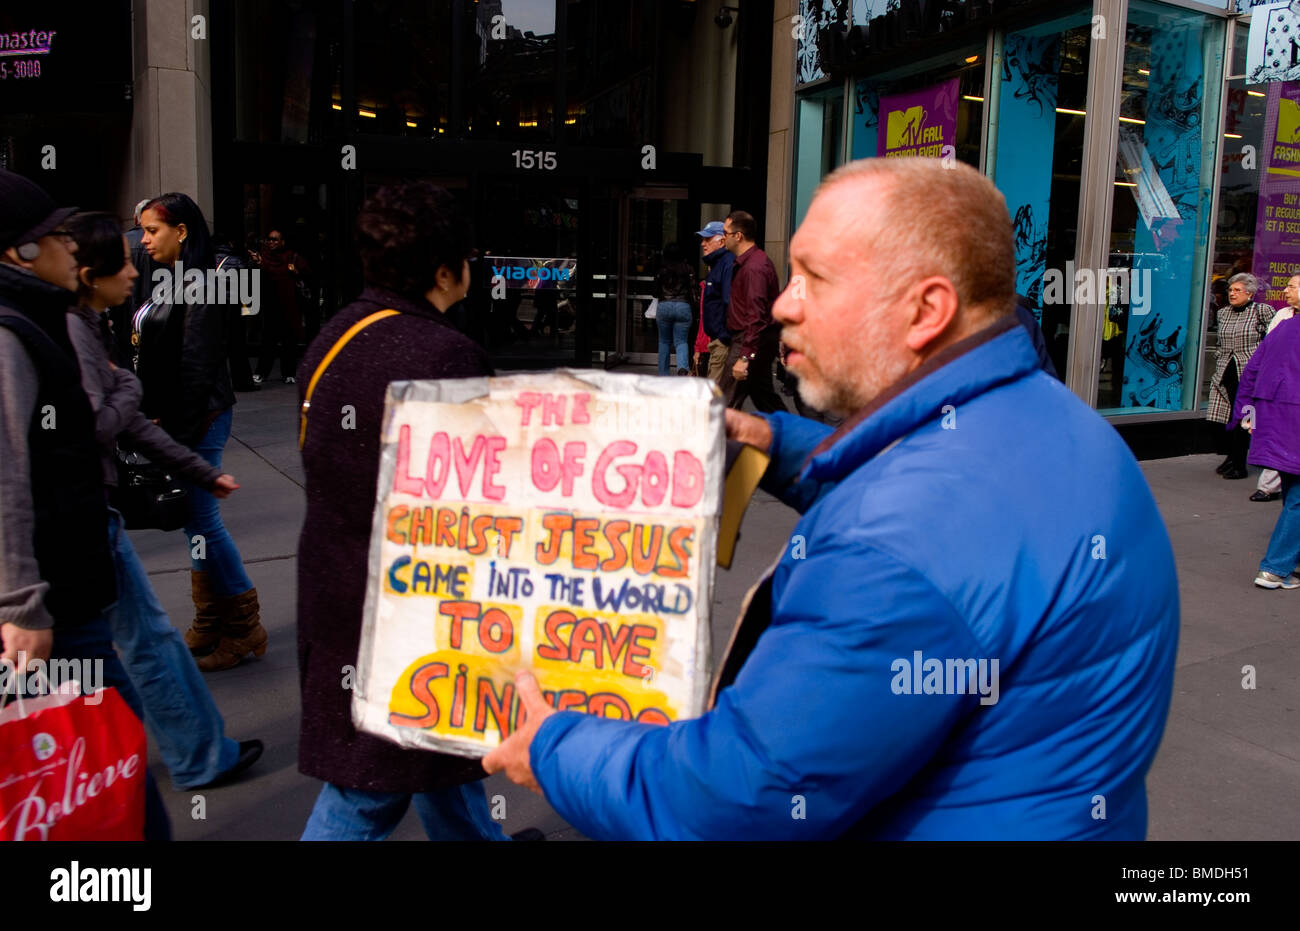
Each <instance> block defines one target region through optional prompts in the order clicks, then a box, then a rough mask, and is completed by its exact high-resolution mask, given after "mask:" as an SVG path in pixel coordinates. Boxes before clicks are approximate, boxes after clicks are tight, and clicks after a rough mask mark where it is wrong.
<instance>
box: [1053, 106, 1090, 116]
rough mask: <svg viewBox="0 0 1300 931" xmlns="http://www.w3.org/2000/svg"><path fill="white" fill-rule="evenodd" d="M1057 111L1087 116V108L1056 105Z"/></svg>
mask: <svg viewBox="0 0 1300 931" xmlns="http://www.w3.org/2000/svg"><path fill="white" fill-rule="evenodd" d="M1056 112H1057V113H1069V114H1070V115H1071V116H1087V115H1088V111H1087V110H1071V109H1070V108H1069V107H1057V108H1056Z"/></svg>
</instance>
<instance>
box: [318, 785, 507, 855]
mask: <svg viewBox="0 0 1300 931" xmlns="http://www.w3.org/2000/svg"><path fill="white" fill-rule="evenodd" d="M412 802H414V803H415V813H416V814H417V815H418V816H419V818H420V823H421V824H422V825H424V832H425V833H426V834H428V835H429V840H507V839H508V838H507V837H506V835H505V833H504V832H503V831H502V830H501V825H500V824H498V823H497V822H496V821H494V820H493V819H492V814H491V812H490V811H489V810H488V800H487V793H486V792H485V791H484V788H483V783H482V782H469V783H466V784H465V785H461V786H452V787H451V788H447V789H439V790H438V791H436V792H419V793H416V794H414V795H411V794H407V793H402V792H368V791H366V790H364V789H347V788H344V787H342V786H336V785H334V784H332V783H329V782H327V783H325V785H323V786H322V787H321V790H320V795H319V796H317V798H316V805H315V807H314V808H312V810H311V817H309V818H308V819H307V827H306V829H304V830H303V833H302V839H303V840H339V841H368V840H383V839H384V838H386V837H388V835H390V834H392V833H393V831H394V830H396V829H397V825H398V824H400V823H401V820H402V818H403V816H405V814H406V809H407V808H408V807H409V806H410V805H411V803H412Z"/></svg>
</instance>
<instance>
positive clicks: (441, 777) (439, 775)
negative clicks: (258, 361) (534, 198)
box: [298, 182, 504, 840]
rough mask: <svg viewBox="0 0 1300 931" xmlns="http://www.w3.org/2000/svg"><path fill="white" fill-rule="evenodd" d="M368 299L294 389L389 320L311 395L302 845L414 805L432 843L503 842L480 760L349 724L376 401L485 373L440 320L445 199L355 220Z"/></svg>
mask: <svg viewBox="0 0 1300 931" xmlns="http://www.w3.org/2000/svg"><path fill="white" fill-rule="evenodd" d="M357 226H358V245H359V247H360V252H361V261H362V265H363V267H364V271H365V278H366V284H367V287H366V290H365V291H364V292H362V294H361V296H360V298H358V299H357V301H356V302H355V303H353V304H350V305H349V306H347V307H345V308H344V309H343V310H341V311H339V312H338V313H337V314H336V315H335V316H334V317H333V319H331V320H330V322H329V323H328V324H326V325H325V326H324V327H322V328H321V332H320V335H319V336H317V337H316V339H315V340H314V341H313V342H312V344H311V346H309V347H308V349H307V353H306V355H305V356H304V357H303V360H302V365H301V367H300V370H301V372H302V379H301V381H300V382H299V387H298V391H299V394H300V396H301V397H302V399H303V400H305V399H306V392H307V390H308V389H309V388H310V386H311V382H312V378H313V374H314V373H315V372H316V371H317V368H318V366H320V364H321V361H322V360H323V359H324V357H325V355H326V354H327V353H328V352H329V351H330V350H331V349H332V348H333V347H334V345H335V344H336V343H337V342H338V341H339V338H340V337H341V336H342V335H343V334H344V333H345V332H346V331H347V330H348V329H349V328H350V327H351V326H352V325H353V324H355V323H357V322H359V321H361V320H363V319H364V318H366V317H368V316H370V315H371V314H374V313H376V312H377V311H381V310H388V309H393V310H397V311H398V312H399V313H398V314H397V315H396V316H389V317H386V318H383V319H380V320H377V321H375V322H372V323H370V324H369V325H368V326H366V327H365V328H364V329H362V330H361V331H359V332H358V333H357V334H356V335H355V336H354V337H353V338H352V339H351V340H350V341H349V342H348V343H347V344H346V346H345V347H344V348H343V349H342V350H341V351H340V352H339V353H338V354H337V355H336V356H335V358H334V359H333V361H332V362H331V363H330V364H329V366H328V367H327V368H326V369H325V370H324V372H323V374H322V375H321V377H320V379H319V381H318V382H317V384H316V386H315V389H314V391H313V393H312V396H311V406H310V416H309V417H308V418H307V427H306V433H305V437H304V443H303V449H302V457H303V469H304V471H305V473H306V477H307V517H306V519H305V521H304V522H303V527H302V536H301V538H300V540H299V545H298V669H299V681H300V685H301V688H302V731H301V737H300V740H299V743H298V768H299V769H300V770H301V771H302V772H303V773H304V774H306V775H308V776H312V777H314V778H316V779H322V780H324V781H325V786H324V787H323V788H322V789H321V794H320V797H319V798H318V799H317V800H316V806H315V808H314V809H313V811H312V814H311V817H310V818H309V819H308V821H307V827H306V830H305V831H304V833H303V840H382V839H383V838H385V837H387V836H388V835H389V834H391V833H392V831H393V829H394V828H395V827H396V826H397V824H398V822H400V821H401V819H402V816H403V815H404V814H405V812H406V810H407V808H408V806H409V805H410V804H411V802H412V801H414V802H415V809H416V812H417V814H418V815H419V816H420V820H421V822H422V823H423V825H424V828H425V831H426V832H427V833H428V835H429V837H430V838H431V839H434V840H442V839H446V840H470V839H493V840H503V839H504V835H503V834H502V832H501V829H500V827H499V825H498V824H497V823H496V822H495V821H493V820H492V818H491V816H490V814H489V811H488V803H487V798H486V796H485V795H484V792H483V788H482V785H481V784H480V782H479V781H478V780H480V779H482V778H483V777H484V775H485V773H484V772H483V769H482V767H481V766H480V765H479V762H478V761H477V760H470V759H465V758H462V757H456V756H449V755H445V754H441V753H434V752H431V751H427V750H407V749H403V748H401V747H399V746H397V745H396V744H393V743H389V742H388V741H386V740H383V739H382V738H379V737H374V736H372V735H369V734H362V733H358V732H357V730H356V729H355V728H354V727H353V726H352V713H351V705H352V693H351V691H350V690H348V689H347V688H344V687H341V683H343V682H344V679H345V676H346V675H347V673H346V672H345V667H351V669H352V670H354V671H355V669H356V666H357V653H358V649H359V646H360V642H361V621H362V612H363V609H364V604H365V596H366V581H367V576H368V572H369V552H370V530H371V524H372V520H373V514H374V505H375V491H374V490H375V487H376V484H377V482H378V475H379V449H380V430H381V425H382V422H383V413H384V395H385V392H386V391H387V389H388V383H389V382H391V381H401V380H406V379H430V378H470V377H478V376H483V375H490V374H492V367H491V365H490V363H489V362H488V358H487V355H486V353H485V352H484V351H483V350H482V348H480V347H479V346H478V345H477V344H475V343H474V342H472V341H471V340H470V339H468V338H467V337H465V336H464V335H462V334H461V333H460V332H459V331H457V330H456V329H455V328H454V327H453V326H452V325H451V323H450V322H449V321H448V320H447V318H446V317H445V316H444V314H445V313H446V311H447V309H448V308H450V307H451V306H453V305H454V304H455V303H456V302H458V301H460V300H462V299H463V298H464V297H465V294H466V292H467V291H468V290H469V281H470V277H469V262H468V259H469V257H470V255H471V253H472V251H473V250H472V249H471V247H470V240H469V230H468V228H467V226H466V225H465V224H464V223H463V222H462V221H461V220H460V219H459V218H458V217H457V216H456V215H455V211H454V204H453V201H452V199H451V197H450V195H448V194H447V193H446V192H445V191H443V190H441V189H440V188H436V187H434V186H432V185H430V184H428V183H427V182H403V183H400V184H396V185H394V186H392V187H386V188H381V189H380V190H379V191H378V192H376V193H375V194H374V196H372V197H371V198H370V199H369V200H368V201H366V203H365V205H364V207H363V208H362V210H361V214H360V216H359V217H358V220H357Z"/></svg>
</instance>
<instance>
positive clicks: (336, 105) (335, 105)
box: [330, 103, 343, 110]
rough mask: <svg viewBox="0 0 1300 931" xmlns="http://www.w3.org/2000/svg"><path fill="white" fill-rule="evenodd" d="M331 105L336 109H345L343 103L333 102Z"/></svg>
mask: <svg viewBox="0 0 1300 931" xmlns="http://www.w3.org/2000/svg"><path fill="white" fill-rule="evenodd" d="M330 107H331V108H332V109H335V110H342V109H343V106H342V104H337V103H332V104H330Z"/></svg>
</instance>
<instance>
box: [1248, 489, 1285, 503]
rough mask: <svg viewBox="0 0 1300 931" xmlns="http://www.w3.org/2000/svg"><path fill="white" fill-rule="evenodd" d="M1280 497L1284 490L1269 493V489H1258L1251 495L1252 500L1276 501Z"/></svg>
mask: <svg viewBox="0 0 1300 931" xmlns="http://www.w3.org/2000/svg"><path fill="white" fill-rule="evenodd" d="M1280 497H1282V492H1280V491H1275V492H1272V493H1269V492H1267V491H1257V492H1255V493H1254V494H1253V495H1251V496H1250V500H1251V501H1276V500H1277V499H1278V498H1280Z"/></svg>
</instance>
